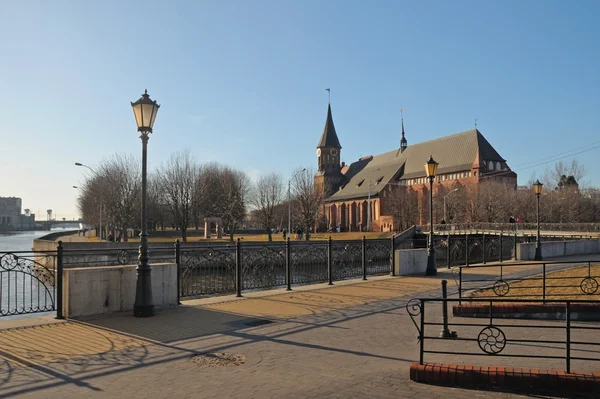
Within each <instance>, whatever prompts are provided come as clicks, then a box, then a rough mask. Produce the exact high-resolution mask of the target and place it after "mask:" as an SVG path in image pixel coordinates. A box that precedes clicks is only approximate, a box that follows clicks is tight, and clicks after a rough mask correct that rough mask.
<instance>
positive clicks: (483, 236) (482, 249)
mask: <svg viewBox="0 0 600 399" xmlns="http://www.w3.org/2000/svg"><path fill="white" fill-rule="evenodd" d="M481 252H483V264H484V265H485V233H483V235H482V239H481Z"/></svg>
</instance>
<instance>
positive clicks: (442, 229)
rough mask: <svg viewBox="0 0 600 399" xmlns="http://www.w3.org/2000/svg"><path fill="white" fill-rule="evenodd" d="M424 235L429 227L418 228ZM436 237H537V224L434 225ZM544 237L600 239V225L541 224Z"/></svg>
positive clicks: (421, 226)
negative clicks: (467, 235) (470, 235)
mask: <svg viewBox="0 0 600 399" xmlns="http://www.w3.org/2000/svg"><path fill="white" fill-rule="evenodd" d="M416 228H417V230H420V231H422V232H423V233H428V232H429V225H420V226H416ZM433 231H434V234H435V235H464V234H491V235H499V234H500V233H502V234H504V235H517V236H519V237H526V236H535V235H536V234H537V224H536V223H448V224H434V225H433ZM540 235H541V236H542V237H571V238H600V223H540Z"/></svg>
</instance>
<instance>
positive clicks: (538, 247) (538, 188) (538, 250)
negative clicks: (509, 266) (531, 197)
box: [533, 180, 542, 260]
mask: <svg viewBox="0 0 600 399" xmlns="http://www.w3.org/2000/svg"><path fill="white" fill-rule="evenodd" d="M533 192H534V193H535V196H536V197H537V237H536V240H535V260H542V243H541V240H540V195H541V194H542V183H540V181H539V180H536V182H535V183H533Z"/></svg>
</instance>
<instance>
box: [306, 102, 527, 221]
mask: <svg viewBox="0 0 600 399" xmlns="http://www.w3.org/2000/svg"><path fill="white" fill-rule="evenodd" d="M341 150H342V146H341V144H340V141H339V138H338V136H337V132H336V130H335V126H334V123H333V117H332V113H331V105H329V107H328V109H327V119H326V121H325V127H324V129H323V133H322V134H321V139H320V140H319V143H318V145H317V164H318V171H317V173H316V175H315V185H316V186H317V187H318V189H319V190H322V191H323V193H324V197H325V205H324V209H323V213H324V220H323V222H324V224H325V225H326V226H327V228H328V229H330V230H334V231H335V230H337V229H339V230H340V231H367V230H370V231H394V230H398V227H399V226H396V225H395V223H394V217H393V214H394V213H395V212H397V207H398V206H402V205H399V202H398V201H395V200H394V198H397V197H398V195H399V193H401V192H406V191H407V190H408V191H410V192H412V193H414V194H415V195H416V196H417V198H418V208H419V209H418V223H419V224H423V223H424V222H425V221H426V220H427V217H428V215H429V213H428V210H427V209H426V208H427V207H426V206H425V204H426V203H428V201H429V199H428V197H429V181H428V179H427V177H426V175H425V168H424V164H425V162H427V160H428V159H429V157H430V156H433V158H434V159H435V160H436V161H437V162H438V163H439V166H438V171H437V176H436V177H435V181H434V194H435V193H436V192H438V191H439V190H451V189H452V187H454V186H455V185H456V184H457V183H459V184H461V185H462V186H470V187H471V188H473V187H474V188H476V187H477V185H479V184H480V183H482V182H484V181H495V182H500V183H503V184H506V186H507V187H509V188H511V189H516V185H517V175H516V174H515V173H514V172H513V171H512V170H511V169H510V167H509V166H508V164H507V162H506V160H505V159H504V158H502V157H501V156H500V154H498V152H497V151H496V150H495V149H494V148H493V147H492V145H491V144H490V143H489V142H488V141H487V140H486V138H485V137H484V136H483V135H482V134H481V132H480V131H479V130H477V129H474V130H469V131H466V132H462V133H458V134H453V135H450V136H445V137H441V138H438V139H435V140H430V141H426V142H422V143H418V144H413V145H410V146H409V145H408V141H407V139H406V137H405V132H404V121H402V136H401V140H400V147H399V148H398V147H397V148H395V149H393V150H391V151H389V152H386V153H383V154H379V155H375V156H372V155H370V156H366V157H362V158H360V159H359V160H357V161H356V162H353V163H351V164H349V165H345V164H344V163H343V162H340V159H341ZM434 222H436V221H434ZM437 222H440V221H437Z"/></svg>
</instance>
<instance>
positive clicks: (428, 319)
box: [406, 298, 600, 373]
mask: <svg viewBox="0 0 600 399" xmlns="http://www.w3.org/2000/svg"><path fill="white" fill-rule="evenodd" d="M460 301H461V300H460V299H440V298H419V299H412V300H410V301H409V302H408V303H407V304H406V310H407V312H408V314H409V315H410V317H411V320H412V322H413V324H414V325H415V327H416V329H417V332H418V339H419V362H420V364H423V363H424V357H425V355H426V354H427V355H437V357H438V358H439V357H444V356H448V357H447V358H448V359H449V361H450V362H452V363H456V362H457V356H494V357H507V358H529V359H536V362H538V361H539V360H540V359H547V360H550V361H551V362H556V361H564V365H565V370H566V371H567V373H570V371H571V365H572V362H573V361H581V362H598V361H600V358H599V357H598V356H597V348H598V346H599V345H600V342H599V341H597V340H596V341H594V340H592V339H591V337H590V335H592V334H594V338H598V335H595V334H596V332H597V331H600V326H598V325H597V324H593V323H590V322H579V321H575V320H574V319H573V317H572V316H573V313H574V311H575V312H576V311H578V310H579V308H582V307H589V306H600V301H559V300H555V301H546V302H547V303H552V304H556V305H558V306H561V307H562V309H564V311H563V312H562V319H561V320H564V321H553V322H550V321H544V322H541V321H539V320H516V321H514V322H510V321H508V320H505V319H497V318H495V317H494V308H495V307H497V306H500V305H501V304H506V303H515V302H516V303H522V301H520V300H516V299H512V300H511V299H502V300H489V299H488V300H486V299H462V302H463V303H464V302H468V304H474V303H483V304H484V306H483V307H484V308H485V309H486V310H487V312H488V316H487V317H486V318H485V319H473V321H471V322H463V321H455V319H456V318H453V319H452V320H451V321H448V322H446V323H445V322H443V321H442V322H440V321H439V312H438V311H437V309H439V308H437V306H439V307H442V308H443V309H447V306H448V303H450V304H453V303H459V302H460ZM527 303H542V301H541V300H528V301H527ZM463 306H464V305H463ZM443 309H442V310H443ZM446 312H447V310H446ZM426 315H427V316H426ZM434 328H435V330H434ZM444 328H447V329H452V330H455V331H453V333H455V334H453V336H451V337H448V335H447V334H440V330H442V331H443V329H444ZM582 364H583V363H580V364H579V366H580V367H579V368H580V369H581V365H582Z"/></svg>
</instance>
